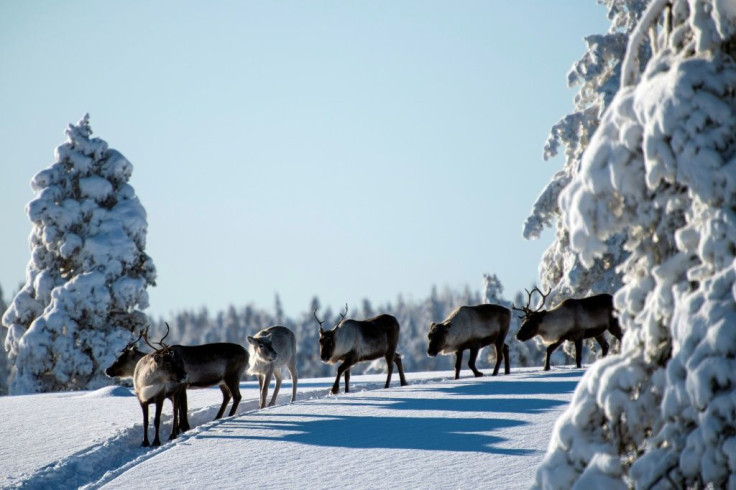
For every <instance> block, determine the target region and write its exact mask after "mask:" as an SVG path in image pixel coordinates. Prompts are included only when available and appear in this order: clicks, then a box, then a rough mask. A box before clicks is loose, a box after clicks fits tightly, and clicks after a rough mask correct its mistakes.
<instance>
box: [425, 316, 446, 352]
mask: <svg viewBox="0 0 736 490" xmlns="http://www.w3.org/2000/svg"><path fill="white" fill-rule="evenodd" d="M451 327H452V323H451V322H443V323H432V324H431V325H430V326H429V334H428V335H427V338H428V339H429V345H428V346H427V355H429V356H432V357H435V356H436V355H437V354H439V353H440V352H441V351H442V349H443V348H444V347H445V339H446V338H447V331H448V330H450V328H451Z"/></svg>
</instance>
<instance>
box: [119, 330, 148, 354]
mask: <svg viewBox="0 0 736 490" xmlns="http://www.w3.org/2000/svg"><path fill="white" fill-rule="evenodd" d="M141 337H143V330H141V331H140V333H139V334H138V338H137V339H135V340H134V341H132V342H128V345H126V346H125V348H124V349H123V350H128V349H130V348H131V347H133V346H134V345H135V344H137V343H138V341H139V340H140V339H141Z"/></svg>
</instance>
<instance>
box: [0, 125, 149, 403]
mask: <svg viewBox="0 0 736 490" xmlns="http://www.w3.org/2000/svg"><path fill="white" fill-rule="evenodd" d="M91 134H92V130H91V129H90V126H89V116H87V115H85V116H84V117H83V118H82V120H80V121H79V122H78V123H77V124H75V125H69V127H68V128H67V130H66V136H67V141H66V142H65V143H63V144H61V145H60V146H58V147H57V148H56V151H55V157H56V162H55V163H54V164H52V165H51V166H50V167H48V168H46V169H45V170H42V171H40V172H38V173H37V174H36V175H35V176H34V177H33V179H32V180H31V187H32V188H33V190H34V191H35V192H36V197H35V198H34V199H33V200H32V201H31V202H30V203H28V205H27V206H26V213H27V215H28V218H29V219H30V221H31V223H32V230H31V234H30V237H29V244H30V247H31V259H30V261H29V263H28V266H27V269H26V282H25V284H24V286H23V287H22V289H21V290H20V291H19V292H18V294H17V295H16V296H15V298H14V299H13V301H12V303H11V304H10V306H9V308H8V309H7V311H6V312H5V314H4V315H3V318H2V323H3V325H4V326H6V327H7V328H8V334H7V336H6V338H5V349H6V350H7V351H8V354H9V360H10V363H11V365H12V377H11V383H10V392H11V393H12V394H19V393H33V392H41V391H58V390H71V389H82V388H98V387H100V386H103V385H105V384H107V382H108V381H107V380H106V379H105V378H104V376H103V374H102V370H103V369H104V367H106V366H107V365H109V364H110V363H111V362H112V361H113V360H114V356H115V352H116V351H117V350H119V348H120V347H122V346H123V345H125V343H127V342H128V341H129V340H130V338H131V335H132V334H131V332H132V331H134V330H135V329H136V328H140V327H141V326H143V325H142V324H143V323H144V322H145V316H144V315H143V314H142V313H141V312H140V311H138V309H137V308H146V307H147V306H148V294H147V292H146V287H147V286H149V285H151V284H154V280H155V276H156V272H155V268H154V265H153V262H152V260H151V259H150V257H148V255H146V254H145V252H144V250H145V245H146V232H147V222H146V212H145V210H144V209H143V206H142V205H141V203H140V202H139V200H138V198H137V197H136V195H135V191H134V190H133V188H132V187H131V186H130V185H129V184H128V180H129V179H130V177H131V174H132V172H133V166H132V165H131V163H130V162H129V161H128V160H126V159H125V157H124V156H123V155H122V154H120V153H119V152H117V151H115V150H113V149H110V148H108V146H107V143H105V141H103V140H101V139H99V138H91Z"/></svg>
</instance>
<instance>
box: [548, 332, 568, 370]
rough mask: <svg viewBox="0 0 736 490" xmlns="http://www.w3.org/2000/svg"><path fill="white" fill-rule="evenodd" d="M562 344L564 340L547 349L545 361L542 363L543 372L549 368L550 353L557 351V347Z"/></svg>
mask: <svg viewBox="0 0 736 490" xmlns="http://www.w3.org/2000/svg"><path fill="white" fill-rule="evenodd" d="M563 342H564V340H562V339H560V340H558V341H557V342H555V343H554V344H550V345H549V346H548V347H547V359H545V361H544V370H545V371H549V370H550V367H549V358H550V357H552V353H553V352H554V351H555V349H557V348H558V347H559V346H561V345H562V343H563Z"/></svg>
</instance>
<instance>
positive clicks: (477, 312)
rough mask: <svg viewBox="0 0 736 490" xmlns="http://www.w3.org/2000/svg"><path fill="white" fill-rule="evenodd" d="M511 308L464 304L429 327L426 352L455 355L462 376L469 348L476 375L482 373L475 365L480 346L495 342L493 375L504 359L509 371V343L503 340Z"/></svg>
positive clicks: (506, 332) (507, 331)
mask: <svg viewBox="0 0 736 490" xmlns="http://www.w3.org/2000/svg"><path fill="white" fill-rule="evenodd" d="M510 322H511V311H509V309H508V308H504V307H503V306H499V305H477V306H461V307H459V308H456V309H455V310H454V311H453V312H452V313H450V315H449V316H448V317H447V318H446V319H445V321H443V322H442V323H432V324H431V325H430V327H429V334H428V338H429V345H428V347H427V354H428V355H430V356H432V357H435V356H436V355H437V354H443V355H450V354H455V379H458V378H459V377H460V367H461V365H462V362H463V351H464V350H465V349H468V350H470V359H469V360H468V367H469V368H470V369H471V371H473V374H474V375H475V376H476V377H478V376H483V373H481V372H480V371H479V370H478V369H477V368H476V367H475V360H476V359H477V358H478V352H479V351H480V349H482V348H483V347H485V346H487V345H493V346H494V348H495V349H496V366H495V367H494V368H493V376H496V375H497V374H498V370H499V368H500V367H501V360H504V361H505V363H504V373H505V374H509V372H510V370H511V367H510V362H509V346H508V345H506V344H505V343H504V341H505V340H506V334H508V333H509V323H510Z"/></svg>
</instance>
